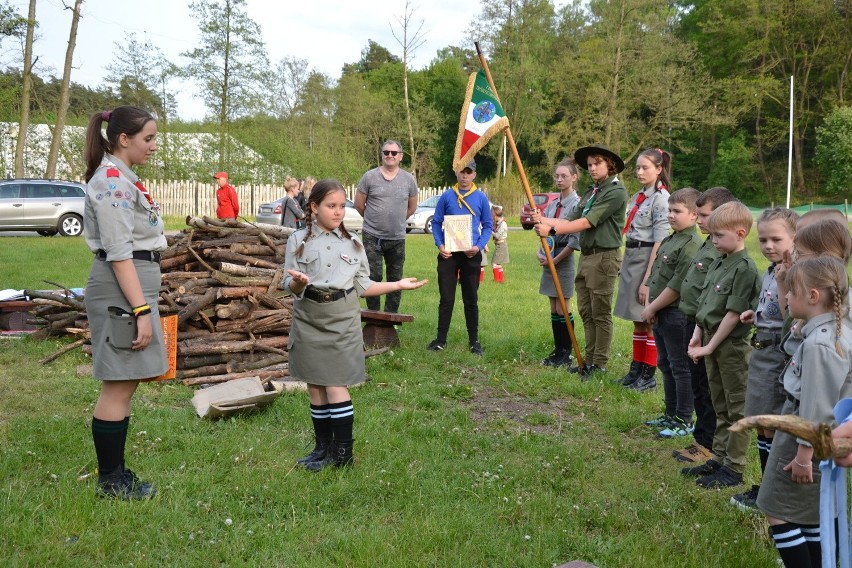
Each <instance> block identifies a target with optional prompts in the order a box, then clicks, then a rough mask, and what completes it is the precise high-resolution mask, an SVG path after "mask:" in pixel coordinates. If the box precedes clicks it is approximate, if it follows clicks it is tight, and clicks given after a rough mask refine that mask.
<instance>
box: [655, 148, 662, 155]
mask: <svg viewBox="0 0 852 568" xmlns="http://www.w3.org/2000/svg"><path fill="white" fill-rule="evenodd" d="M654 150H656V151H657V152H659V153H660V155H663V151H662V150H660V149H659V148H654Z"/></svg>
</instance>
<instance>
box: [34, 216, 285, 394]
mask: <svg viewBox="0 0 852 568" xmlns="http://www.w3.org/2000/svg"><path fill="white" fill-rule="evenodd" d="M187 225H188V226H189V228H188V229H185V230H184V231H183V232H182V233H181V234H180V235H177V236H175V237H170V238H169V248H168V249H167V250H166V251H164V252H163V254H162V255H161V260H160V267H161V270H162V273H163V279H162V286H161V288H160V300H159V309H160V314H161V316H168V315H172V314H174V315H176V316H177V319H178V343H177V346H178V348H177V376H176V378H177V379H180V380H182V381H183V382H184V384H188V385H199V384H207V383H217V382H224V381H228V380H231V379H236V378H241V377H247V376H259V377H260V378H261V379H263V380H269V379H273V378H278V379H280V378H283V377H286V376H287V375H288V373H287V351H286V349H287V338H288V333H289V331H290V321H291V308H292V299H291V298H289V297H287V295H286V294H285V293H284V291H283V290H281V289H280V284H281V282H282V280H283V278H284V270H283V268H282V266H281V265H282V264H283V262H284V251H285V248H286V246H287V237H288V236H289V235H290V234H292V232H293V229H287V228H284V227H279V226H276V225H265V224H253V223H245V222H234V221H231V222H224V221H216V220H213V219H209V218H206V217H205V218H187ZM26 294H27V295H29V296H30V297H31V298H34V299H35V300H34V301H37V302H40V303H41V304H42V305H39V306H38V307H37V308H35V309H34V310H33V312H32V313H33V314H34V315H36V316H37V317H38V318H39V322H40V323H41V325H42V326H43V327H42V329H40V330H39V331H37V332H36V333H35V336H36V337H46V336H48V335H64V334H69V333H70V334H76V335H79V336H82V339H80V340H78V341H76V342H75V343H73V344H71V345H69V346H66V347H65V348H63V350H62V351H61V352H59V353H56V354H54V355H52V356H51V357H49V358H48V359H47V360H52V359H54V358H56V357H58V356H59V355H61V354H62V353H65V352H67V351H70V350H71V349H73V348H75V347H77V346H79V345H82V344H83V343H84V342H86V341H87V339H88V336H89V333H88V321H87V319H86V317H85V305H84V304H83V301H82V300H81V299H79V298H76V297H74V295H73V294H72V293H70V292H69V291H66V292H65V293H64V294H57V295H54V294H44V293H38V292H34V291H26ZM84 350H90V348H89V346H84ZM47 360H45V362H46V361H47Z"/></svg>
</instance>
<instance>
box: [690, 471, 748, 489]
mask: <svg viewBox="0 0 852 568" xmlns="http://www.w3.org/2000/svg"><path fill="white" fill-rule="evenodd" d="M695 484H696V485H698V487H703V488H704V489H724V488H725V487H736V486H737V485H742V484H743V474H741V473H737V472H736V471H734V470H732V469H731V468H729V467H728V466H726V465H723V466H722V467H720V468H719V469H718V470H716V473H711V474H710V475H706V476H704V477H702V478H699V479H697V480H696V481H695Z"/></svg>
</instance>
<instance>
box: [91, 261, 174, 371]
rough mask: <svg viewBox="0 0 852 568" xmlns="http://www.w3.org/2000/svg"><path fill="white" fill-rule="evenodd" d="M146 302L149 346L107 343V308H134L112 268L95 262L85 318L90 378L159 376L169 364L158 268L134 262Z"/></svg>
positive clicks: (127, 309)
mask: <svg viewBox="0 0 852 568" xmlns="http://www.w3.org/2000/svg"><path fill="white" fill-rule="evenodd" d="M133 265H134V266H135V267H136V273H137V274H138V276H139V282H140V283H141V284H142V293H143V294H144V296H145V303H146V304H148V305H149V306H151V328H152V332H153V336H152V337H151V343H149V344H148V347H146V348H145V349H143V350H141V351H134V350H132V349H120V348H117V347H115V346H113V345H112V344H111V343H109V342H108V341H107V337H108V336H109V335H110V324H109V312H107V308H109V307H110V306H118V307H119V308H122V309H124V310H126V311H130V310H131V309H132V308H133V307H135V306H131V305H130V304H128V303H127V299H126V298H125V297H124V294H123V293H122V292H121V288H120V287H119V286H118V280H116V278H115V273H114V272H113V271H112V266H111V265H110V263H109V262H107V261H105V260H97V259H95V260H94V261H93V262H92V269H91V271H90V272H89V280H88V282H86V295H85V300H86V316H87V317H88V319H89V329H90V331H91V332H92V375H93V376H94V377H95V378H96V379H100V380H102V381H131V380H138V379H150V378H153V377H159V376H160V375H162V374H163V373H165V372H166V371H167V370H168V368H169V364H168V361H166V350H165V347H164V345H163V328H162V327H161V326H160V312H159V311H158V310H157V301H158V300H159V293H160V266H159V265H158V264H157V263H156V262H150V261H147V260H134V261H133Z"/></svg>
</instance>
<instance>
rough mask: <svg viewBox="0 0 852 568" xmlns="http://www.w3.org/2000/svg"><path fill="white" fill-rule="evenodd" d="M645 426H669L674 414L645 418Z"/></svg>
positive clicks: (671, 424) (672, 424) (672, 422)
mask: <svg viewBox="0 0 852 568" xmlns="http://www.w3.org/2000/svg"><path fill="white" fill-rule="evenodd" d="M645 426H651V427H652V428H668V427H669V426H674V416H669V415H668V414H660V415H659V416H657V417H656V418H654V419H653V420H646V421H645Z"/></svg>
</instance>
